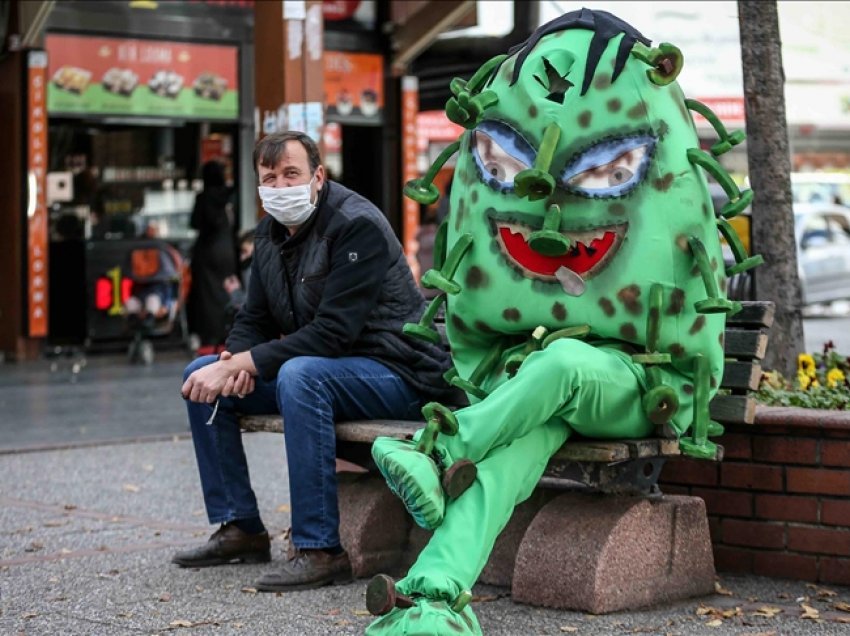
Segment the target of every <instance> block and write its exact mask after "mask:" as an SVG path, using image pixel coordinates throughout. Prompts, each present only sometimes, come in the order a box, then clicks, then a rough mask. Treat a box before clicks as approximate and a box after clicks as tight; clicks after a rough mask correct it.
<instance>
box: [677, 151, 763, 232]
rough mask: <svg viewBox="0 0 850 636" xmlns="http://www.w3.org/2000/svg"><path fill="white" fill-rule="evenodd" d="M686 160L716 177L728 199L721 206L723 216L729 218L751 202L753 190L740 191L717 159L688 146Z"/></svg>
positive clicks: (736, 214)
mask: <svg viewBox="0 0 850 636" xmlns="http://www.w3.org/2000/svg"><path fill="white" fill-rule="evenodd" d="M688 161H690V162H691V163H692V164H696V165H698V166H699V167H700V168H702V169H703V170H705V171H706V172H707V173H708V174H710V175H711V176H712V177H714V178H715V179H717V183H719V184H720V187H722V188H723V191H724V192H725V193H726V196H728V197H729V201H728V202H727V203H726V205H724V206H723V209H722V210H721V211H720V214H722V215H723V217H724V218H727V219H731V218H732V217H734V216H738V215H739V214H740V213H741V212H743V211H744V210H745V209H746V208H747V206H748V205H750V203H752V202H753V191H752V190H744V191H743V192H741V191H740V190H739V189H738V185H737V184H736V183H735V182H734V181H733V180H732V177H730V176H729V173H728V172H726V170H724V169H723V166H721V165H720V164H719V163H717V160H716V159H715V158H714V157H712V156H711V155H710V154H708V153H707V152H703V151H702V150H699V149H697V148H688Z"/></svg>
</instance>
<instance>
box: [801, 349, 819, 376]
mask: <svg viewBox="0 0 850 636" xmlns="http://www.w3.org/2000/svg"><path fill="white" fill-rule="evenodd" d="M797 371H798V372H800V373H805V374H806V375H807V376H809V377H810V378H813V377H815V359H814V358H813V357H812V356H810V355H809V354H808V353H801V354H800V355H799V356H797Z"/></svg>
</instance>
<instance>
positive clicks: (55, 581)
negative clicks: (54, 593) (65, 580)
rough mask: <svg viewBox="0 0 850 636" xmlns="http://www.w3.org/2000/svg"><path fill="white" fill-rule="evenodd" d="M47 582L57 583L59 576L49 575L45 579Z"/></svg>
mask: <svg viewBox="0 0 850 636" xmlns="http://www.w3.org/2000/svg"><path fill="white" fill-rule="evenodd" d="M47 582H48V583H58V582H59V577H58V576H51V577H50V578H49V579H47Z"/></svg>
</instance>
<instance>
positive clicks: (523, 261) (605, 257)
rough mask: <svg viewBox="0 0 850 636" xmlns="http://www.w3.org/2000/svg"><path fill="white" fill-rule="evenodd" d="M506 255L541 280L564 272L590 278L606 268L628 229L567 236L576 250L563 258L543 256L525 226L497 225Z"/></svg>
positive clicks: (566, 234)
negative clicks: (562, 270)
mask: <svg viewBox="0 0 850 636" xmlns="http://www.w3.org/2000/svg"><path fill="white" fill-rule="evenodd" d="M497 229H498V232H499V238H500V239H501V240H500V242H501V244H502V248H503V250H504V251H505V253H506V254H507V255H508V256H509V257H510V258H511V259H512V260H513V261H514V262H515V263H516V264H517V265H519V266H520V267H522V268H523V269H525V270H527V271H529V272H531V273H532V274H536V275H537V276H538V277H546V278H554V277H555V274H556V272H557V271H558V270H559V269H560V268H562V267H566V268H567V269H569V270H571V271H573V272H575V273H576V274H579V275H581V276H582V277H583V278H588V277H590V276H592V275H593V274H595V273H596V272H598V271H599V270H601V269H602V268H604V267H605V265H606V264H607V263H608V261H609V260H610V259H611V257H612V256H613V255H614V254H615V253H616V252H617V250H618V249H619V247H620V244H621V243H622V238H623V236H624V235H625V230H626V225H625V224H623V225H617V226H611V227H606V228H599V229H597V230H592V231H589V232H564V235H565V236H566V237H567V238H569V239H570V241H571V242H572V244H573V248H572V249H571V250H570V251H569V252H567V253H566V254H564V255H563V256H544V255H543V254H540V253H539V252H535V251H534V250H533V249H531V247H530V246H529V245H528V236H529V235H530V232H531V230H530V229H529V228H528V227H527V226H525V225H519V224H513V223H512V224H504V223H498V222H497Z"/></svg>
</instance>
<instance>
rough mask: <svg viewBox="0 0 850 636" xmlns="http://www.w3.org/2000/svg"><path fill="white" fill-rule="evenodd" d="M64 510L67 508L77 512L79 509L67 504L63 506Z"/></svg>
mask: <svg viewBox="0 0 850 636" xmlns="http://www.w3.org/2000/svg"><path fill="white" fill-rule="evenodd" d="M63 508H65V510H76V509H77V507H76V506H75V505H74V504H65V505H64V506H63Z"/></svg>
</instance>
